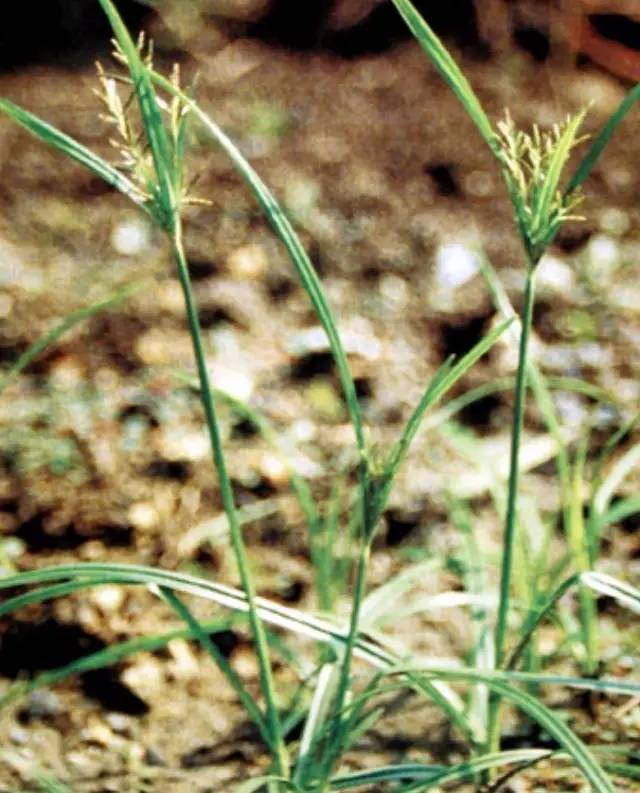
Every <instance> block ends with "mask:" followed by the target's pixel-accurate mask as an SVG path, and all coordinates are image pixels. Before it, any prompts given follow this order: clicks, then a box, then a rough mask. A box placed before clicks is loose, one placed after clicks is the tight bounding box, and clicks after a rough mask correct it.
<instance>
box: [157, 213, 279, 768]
mask: <svg viewBox="0 0 640 793" xmlns="http://www.w3.org/2000/svg"><path fill="white" fill-rule="evenodd" d="M170 237H171V244H172V248H173V255H174V258H175V262H176V265H177V268H178V275H179V278H180V284H181V286H182V292H183V295H184V300H185V305H186V311H187V320H188V323H189V330H190V332H191V339H192V341H193V350H194V353H195V358H196V366H197V370H198V377H199V379H200V388H201V397H202V404H203V406H204V411H205V416H206V422H207V429H208V431H209V437H210V439H211V451H212V456H213V462H214V465H215V468H216V471H217V473H218V479H219V484H220V495H221V498H222V504H223V507H224V511H225V514H226V516H227V520H228V522H229V534H230V537H231V544H232V546H233V550H234V553H235V557H236V562H237V565H238V572H239V575H240V583H241V586H242V589H243V591H244V593H245V595H246V598H247V604H248V613H249V624H250V626H251V631H252V633H253V637H254V641H255V645H256V652H257V655H258V663H259V668H260V686H261V689H262V694H263V696H264V698H265V703H266V717H267V725H268V728H269V733H270V735H271V741H272V745H271V747H270V748H271V750H272V753H273V757H274V762H275V769H274V770H275V773H276V774H277V775H278V776H282V777H287V776H288V773H289V760H288V755H287V749H286V746H285V743H284V739H283V735H282V728H281V724H280V717H279V715H278V710H277V707H276V698H275V688H274V684H273V675H272V671H271V663H270V660H269V651H268V646H267V639H266V635H265V632H264V627H263V625H262V622H261V620H260V618H259V616H258V611H257V608H256V603H255V600H256V592H255V587H254V584H253V579H252V577H251V571H250V568H249V560H248V557H247V551H246V547H245V544H244V539H243V537H242V531H241V529H240V522H239V520H238V515H237V511H236V505H235V499H234V495H233V488H232V485H231V480H230V478H229V474H228V472H227V465H226V461H225V457H224V452H223V448H222V438H221V436H220V426H219V423H218V417H217V412H216V406H215V400H214V396H213V389H212V388H211V383H210V380H209V373H208V371H207V365H206V359H205V353H204V345H203V342H202V333H201V330H200V322H199V319H198V311H197V308H196V304H195V299H194V296H193V290H192V288H191V279H190V277H189V270H188V267H187V260H186V257H185V253H184V247H183V243H182V226H181V223H180V221H179V220H177V221H176V224H175V227H174V228H173V230H172V233H171V234H170Z"/></svg>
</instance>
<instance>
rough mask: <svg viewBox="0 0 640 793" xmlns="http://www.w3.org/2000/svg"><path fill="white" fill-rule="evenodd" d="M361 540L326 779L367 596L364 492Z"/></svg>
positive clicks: (339, 739) (340, 733)
mask: <svg viewBox="0 0 640 793" xmlns="http://www.w3.org/2000/svg"><path fill="white" fill-rule="evenodd" d="M363 477H364V479H365V483H367V484H368V474H363ZM362 507H363V518H362V519H363V535H364V536H363V540H362V546H361V548H360V553H359V555H358V563H357V565H356V576H355V582H354V591H353V598H352V600H351V616H350V619H349V633H348V635H347V641H346V643H345V648H344V655H343V656H342V663H341V665H340V676H339V680H338V691H337V694H336V699H335V706H334V718H335V722H334V724H335V728H334V730H333V734H332V735H331V738H330V742H329V746H328V751H327V752H326V754H325V757H324V758H323V759H324V768H323V773H324V774H325V775H328V774H329V773H330V772H331V767H332V765H333V763H334V762H335V760H336V758H338V757H339V756H340V754H341V753H342V750H343V748H344V746H343V744H344V737H345V736H344V730H345V722H344V719H343V710H344V706H345V704H346V701H347V694H348V693H349V686H350V684H351V667H352V664H353V654H354V649H355V646H356V640H357V638H358V629H359V625H360V612H361V610H362V603H363V601H364V596H365V592H366V585H367V569H368V567H369V556H370V553H371V542H370V539H369V537H370V534H372V528H373V527H372V526H370V505H369V504H368V501H367V496H366V491H365V492H363V504H362Z"/></svg>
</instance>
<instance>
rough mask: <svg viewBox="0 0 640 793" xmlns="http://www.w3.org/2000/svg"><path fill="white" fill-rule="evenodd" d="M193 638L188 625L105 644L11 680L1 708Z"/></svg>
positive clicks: (227, 620) (209, 626) (212, 624)
mask: <svg viewBox="0 0 640 793" xmlns="http://www.w3.org/2000/svg"><path fill="white" fill-rule="evenodd" d="M83 587H84V584H83ZM54 596H55V595H53V594H51V597H54ZM201 625H202V629H203V630H204V631H206V633H208V634H211V633H218V632H220V631H225V630H228V629H229V628H230V627H231V626H232V625H233V617H220V618H218V619H217V620H207V622H203V623H201ZM193 638H195V637H194V636H193V634H192V632H191V631H190V630H189V628H176V629H175V630H172V631H167V632H166V633H161V634H156V635H151V636H140V637H137V638H135V639H129V640H127V641H124V642H119V643H117V644H113V645H111V646H109V647H105V648H104V650H98V651H97V652H95V653H91V654H89V655H85V656H82V658H77V659H76V660H75V661H72V662H71V663H69V664H66V665H65V666H61V667H58V668H57V669H50V670H48V671H46V672H42V673H41V674H39V675H36V676H35V677H33V678H31V680H21V681H19V682H17V683H13V684H12V685H11V686H9V688H8V689H7V690H6V691H5V692H4V693H3V695H2V696H1V697H0V710H2V708H4V707H6V706H7V705H10V704H11V703H12V702H15V701H16V700H19V699H22V698H23V697H25V696H27V695H29V694H30V693H31V692H32V691H35V690H37V689H38V688H44V687H49V686H53V685H55V684H56V683H59V682H60V681H62V680H66V679H67V678H69V677H72V676H74V675H79V674H83V673H84V672H91V671H93V670H95V669H104V668H105V667H108V666H113V665H114V664H117V663H118V662H119V661H122V660H124V659H125V658H128V657H130V656H132V655H136V654H137V653H142V652H149V653H153V652H156V651H157V650H162V649H163V648H164V647H166V646H167V644H169V642H171V641H173V640H174V639H193Z"/></svg>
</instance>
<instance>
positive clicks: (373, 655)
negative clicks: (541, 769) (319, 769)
mask: <svg viewBox="0 0 640 793" xmlns="http://www.w3.org/2000/svg"><path fill="white" fill-rule="evenodd" d="M594 575H597V576H598V578H599V579H600V583H599V586H602V587H603V588H604V587H605V586H608V585H610V586H611V587H613V586H614V583H613V582H615V586H616V588H617V591H620V593H621V595H624V596H627V597H633V598H635V597H636V596H637V595H636V590H633V589H632V588H628V585H621V582H618V581H617V580H616V579H611V578H610V577H609V576H606V577H605V576H603V575H602V574H591V576H594ZM56 582H61V583H64V584H66V585H68V586H71V584H77V586H76V590H77V589H82V588H87V587H93V586H99V585H102V584H133V585H143V586H156V587H166V588H168V589H171V590H172V591H176V592H183V593H185V594H189V595H194V596H195V597H200V598H204V599H205V600H209V601H213V602H215V603H218V604H219V605H221V606H223V607H225V608H228V609H232V610H234V611H238V612H241V613H246V611H247V599H246V595H245V594H244V593H243V592H242V591H241V590H239V589H236V588H234V587H230V586H228V585H226V584H218V583H216V582H213V581H209V580H207V579H203V578H198V577H196V576H192V575H188V574H186V573H179V572H173V571H169V570H160V569H157V568H153V567H144V566H143V565H131V564H117V563H108V562H85V563H80V564H69V565H54V566H51V567H43V568H40V569H38V570H32V571H28V572H24V573H17V574H15V575H10V576H6V577H4V578H0V589H13V588H14V587H20V586H29V585H33V584H35V585H41V586H42V585H44V584H48V583H52V586H42V588H41V589H36V590H32V591H30V592H28V593H26V594H25V596H24V598H22V597H21V602H20V604H19V606H21V607H22V606H26V605H30V604H33V603H40V602H42V601H43V600H46V599H48V598H50V597H53V596H55V592H54V591H53V590H54V586H56V585H57V584H56ZM565 583H566V584H567V585H569V584H570V583H572V584H575V583H578V579H577V577H574V578H573V579H571V581H570V582H565ZM585 583H589V580H588V579H587V580H585ZM623 590H624V591H623ZM564 591H566V590H564ZM556 596H557V597H559V596H560V595H558V593H556ZM557 597H556V599H557ZM16 600H17V598H12V599H11V601H6V602H5V604H3V606H2V611H1V612H0V614H1V615H5V614H8V613H10V611H12V610H15V609H16V608H17V607H18V604H16V603H15V602H16ZM10 602H13V603H14V604H15V605H14V608H13V609H9V608H7V604H8V603H10ZM256 602H257V605H258V609H259V612H260V615H261V617H262V618H263V619H264V620H265V621H266V622H269V623H271V624H272V625H275V626H277V627H281V628H284V629H285V630H289V631H292V632H295V633H297V634H299V635H300V636H306V637H307V638H310V639H314V640H316V641H320V642H326V643H329V644H333V645H334V646H340V645H344V643H345V642H346V630H345V627H344V625H343V624H342V623H336V624H333V623H331V622H329V621H328V620H326V619H319V618H318V617H315V616H313V615H308V614H304V613H303V612H300V611H298V610H297V609H292V608H290V607H288V606H282V605H280V604H279V603H275V602H274V601H271V600H269V599H267V598H264V597H258V598H256ZM356 650H357V654H358V656H359V657H361V658H362V659H363V660H365V661H366V662H367V663H369V664H370V665H372V666H373V667H375V668H378V669H388V668H391V667H398V665H399V664H401V658H400V657H399V656H397V655H396V654H395V653H394V652H390V651H388V650H386V649H385V648H384V647H382V645H380V643H379V642H373V641H371V640H370V639H368V638H366V637H359V638H358V639H357V642H356ZM412 671H416V670H415V668H414V667H411V668H409V669H407V670H406V672H407V673H409V672H412ZM420 671H423V670H422V669H421V670H420ZM429 672H430V674H431V673H433V674H440V673H442V676H443V679H447V676H451V675H453V678H452V679H454V678H455V679H460V680H462V679H468V680H469V681H478V682H486V681H487V680H488V679H495V680H498V681H504V680H511V679H513V680H518V681H531V680H536V681H537V682H538V683H540V685H552V684H555V685H567V686H570V687H572V688H582V689H585V690H594V691H611V692H614V691H615V692H616V693H627V694H630V695H635V694H638V693H640V683H628V682H626V681H618V680H606V679H602V680H592V679H583V678H571V677H558V676H557V675H543V674H540V675H528V674H526V673H521V672H518V673H516V672H498V671H495V672H489V671H478V670H474V669H465V668H463V667H460V668H451V669H445V670H443V669H440V668H439V667H438V668H437V669H433V670H432V669H430V670H429ZM465 675H466V676H467V677H466V678H465Z"/></svg>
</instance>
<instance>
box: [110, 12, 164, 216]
mask: <svg viewBox="0 0 640 793" xmlns="http://www.w3.org/2000/svg"><path fill="white" fill-rule="evenodd" d="M99 2H100V5H101V6H102V9H103V11H104V12H105V14H106V15H107V18H108V20H109V24H110V25H111V28H112V30H113V33H114V36H115V38H116V40H117V42H118V44H119V46H120V49H121V50H122V53H123V55H124V57H125V58H126V62H127V68H128V69H129V73H130V75H131V79H132V81H133V88H134V90H135V93H136V97H137V100H138V106H139V108H140V116H141V118H142V123H143V125H144V130H145V134H146V136H147V140H148V142H149V148H150V150H151V156H152V157H153V165H154V169H155V172H156V176H157V178H158V188H159V196H158V198H159V200H160V205H161V207H162V210H163V218H162V220H163V225H164V226H165V227H171V228H172V227H173V225H174V224H175V219H176V215H177V197H176V194H175V190H174V184H175V180H174V174H173V169H172V162H173V158H172V153H171V146H170V144H169V138H168V136H167V131H166V129H165V127H164V123H163V120H162V115H161V113H160V107H159V106H158V100H157V97H156V94H155V91H154V88H153V83H152V81H151V78H150V75H149V70H148V68H147V66H146V65H145V64H144V62H143V60H142V57H141V55H140V52H139V51H138V48H137V47H136V45H135V43H134V41H133V39H132V38H131V36H130V35H129V31H128V30H127V28H126V25H125V24H124V22H123V21H122V18H121V16H120V14H119V13H118V11H117V9H116V7H115V6H114V4H113V3H112V2H111V0H99Z"/></svg>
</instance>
